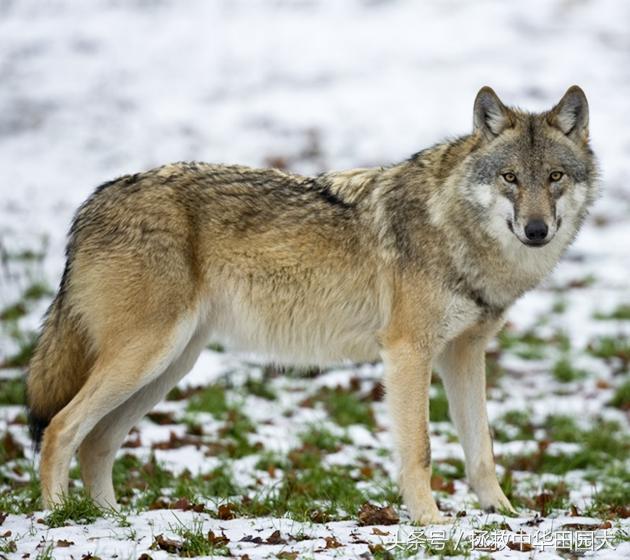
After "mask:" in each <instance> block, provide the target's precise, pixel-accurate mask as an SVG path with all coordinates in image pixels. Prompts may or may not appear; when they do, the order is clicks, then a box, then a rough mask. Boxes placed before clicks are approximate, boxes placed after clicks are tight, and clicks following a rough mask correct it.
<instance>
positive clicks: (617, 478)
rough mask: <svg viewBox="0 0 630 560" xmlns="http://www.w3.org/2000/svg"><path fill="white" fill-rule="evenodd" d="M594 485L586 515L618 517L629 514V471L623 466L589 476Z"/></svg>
mask: <svg viewBox="0 0 630 560" xmlns="http://www.w3.org/2000/svg"><path fill="white" fill-rule="evenodd" d="M590 480H591V482H592V483H593V484H594V485H595V493H594V497H593V501H592V503H591V504H590V506H589V508H588V510H587V514H589V515H596V516H602V517H608V516H612V517H618V516H627V515H628V514H630V471H628V470H627V469H625V468H624V466H623V465H617V466H612V467H609V468H607V469H604V470H603V471H602V472H600V473H598V474H596V475H591V476H590Z"/></svg>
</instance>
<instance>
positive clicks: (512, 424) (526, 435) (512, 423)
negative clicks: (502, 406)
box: [492, 410, 534, 442]
mask: <svg viewBox="0 0 630 560" xmlns="http://www.w3.org/2000/svg"><path fill="white" fill-rule="evenodd" d="M505 426H508V427H509V428H508V429H506V428H505ZM492 431H493V432H494V437H495V438H496V440H497V441H501V442H507V441H513V440H532V439H534V425H533V424H532V422H531V412H529V411H525V410H509V411H508V412H506V413H505V414H504V415H503V416H502V417H501V418H500V419H499V420H498V421H497V422H495V424H494V425H493V427H492Z"/></svg>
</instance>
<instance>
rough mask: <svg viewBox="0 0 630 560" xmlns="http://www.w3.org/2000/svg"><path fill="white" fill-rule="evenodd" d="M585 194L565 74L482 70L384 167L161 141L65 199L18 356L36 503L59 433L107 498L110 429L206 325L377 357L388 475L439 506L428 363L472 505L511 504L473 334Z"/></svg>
mask: <svg viewBox="0 0 630 560" xmlns="http://www.w3.org/2000/svg"><path fill="white" fill-rule="evenodd" d="M558 173H560V175H558ZM558 177H559V178H558ZM595 194H596V166H595V160H594V156H593V153H592V152H591V150H590V148H589V144H588V106H587V101H586V98H585V96H584V93H583V92H582V90H581V89H580V88H578V87H577V86H573V87H572V88H570V89H569V90H568V91H567V93H566V94H565V96H564V97H563V98H562V100H561V101H560V102H559V103H558V105H556V106H555V107H554V108H553V109H552V110H550V111H548V112H545V113H541V114H530V113H526V112H522V111H520V110H517V109H511V108H507V107H506V106H505V105H503V103H502V102H501V101H500V100H499V98H498V97H497V96H496V94H495V93H494V92H493V91H492V90H491V89H490V88H487V87H486V88H483V89H482V90H481V91H480V92H479V94H478V95H477V98H476V101H475V107H474V129H473V132H472V133H471V134H470V135H468V136H464V137H462V138H458V139H456V140H453V141H449V142H445V143H441V144H437V145H435V146H433V147H431V148H429V149H426V150H424V151H421V152H419V153H418V154H416V155H414V156H413V157H411V158H410V159H408V160H406V161H404V162H402V163H400V164H398V165H393V166H390V167H385V168H376V169H354V170H351V171H343V172H336V173H326V174H323V175H320V176H317V177H302V176H299V175H294V174H289V173H285V172H282V171H278V170H273V169H251V168H247V167H241V166H225V165H208V164H203V163H177V164H172V165H166V166H164V167H160V168H157V169H153V170H151V171H148V172H145V173H138V174H135V175H127V176H124V177H121V178H119V179H116V180H114V181H111V182H109V183H106V184H104V185H102V186H101V187H99V188H98V189H97V190H96V192H95V193H94V194H93V195H92V196H90V198H89V199H88V200H87V201H86V202H85V203H84V204H83V206H81V208H79V210H78V212H77V214H76V216H75V218H74V222H73V225H72V228H71V230H70V235H69V243H68V248H67V264H66V268H65V272H64V274H63V278H62V280H61V286H60V288H59V291H58V293H57V295H56V297H55V299H54V301H53V303H52V305H51V307H50V309H49V311H48V313H47V316H46V317H45V321H44V325H43V329H42V334H41V337H40V339H39V343H38V345H37V348H36V350H35V354H34V357H33V359H32V362H31V364H30V372H29V375H28V388H27V393H28V403H29V407H30V415H31V424H32V427H33V435H34V437H35V438H36V439H37V438H41V437H42V434H43V443H42V456H41V467H40V474H41V483H42V492H43V499H44V504H45V506H46V507H51V506H53V505H54V504H56V503H58V502H59V501H60V500H61V499H62V497H63V495H64V494H65V493H66V492H67V489H68V469H69V463H70V460H71V458H72V456H73V454H74V453H75V452H76V451H77V450H78V453H79V460H80V464H81V473H82V477H83V480H84V482H85V486H86V488H87V490H88V491H89V492H90V493H91V495H92V497H93V498H94V499H95V500H96V501H97V502H98V503H100V504H102V505H105V506H107V505H109V506H115V504H116V499H115V495H114V488H113V485H112V476H111V470H112V465H113V462H114V457H115V454H116V451H117V450H118V448H119V447H120V446H121V444H122V442H123V440H124V438H125V436H126V435H127V433H128V432H129V430H130V428H131V427H132V426H133V425H134V423H136V422H137V421H139V420H140V419H141V418H142V416H143V415H144V414H146V413H147V412H148V411H149V410H150V409H151V407H153V406H154V405H155V404H156V403H157V402H159V401H160V400H161V399H162V398H163V397H164V395H165V394H166V392H167V391H168V390H169V389H170V388H172V387H173V386H174V385H175V384H176V383H177V381H178V380H179V379H181V378H182V376H184V375H185V374H186V373H187V372H188V371H189V369H190V368H191V367H192V365H193V364H194V362H195V360H196V358H197V356H198V355H199V353H200V352H201V350H202V349H203V347H204V346H205V345H206V344H207V341H208V340H209V338H212V339H214V340H219V341H223V342H225V343H227V344H229V345H230V346H231V347H232V348H236V349H244V350H248V351H253V352H258V353H261V354H265V355H267V356H269V358H270V359H271V360H273V361H275V362H278V363H286V364H297V365H313V364H317V365H326V364H330V363H335V362H340V361H343V360H351V361H354V362H361V361H372V360H375V359H378V358H379V357H381V358H382V359H383V360H384V363H385V367H386V374H385V387H386V398H387V401H388V406H389V409H390V411H391V417H392V425H393V437H394V441H395V444H396V448H397V451H398V455H399V459H400V485H401V492H402V494H403V497H404V501H405V503H406V505H407V507H408V509H409V513H410V516H411V518H412V519H413V520H415V521H419V522H423V523H435V522H440V521H442V520H443V518H442V517H441V516H440V514H439V511H438V509H437V507H436V504H435V501H434V500H433V497H432V495H431V488H430V475H431V459H430V455H431V454H430V443H429V422H428V418H429V416H428V406H429V397H428V394H429V384H430V379H431V372H432V369H433V368H434V367H435V368H436V369H437V370H438V371H439V372H440V374H441V376H442V378H443V381H444V385H445V387H446V392H447V395H448V399H449V403H450V411H451V416H452V419H453V421H454V423H455V426H456V428H457V430H458V433H459V436H460V440H461V442H462V444H463V447H464V451H465V455H466V469H467V475H468V478H469V481H470V484H471V486H472V488H473V489H474V490H475V492H476V493H477V495H478V497H479V500H480V503H481V505H482V506H483V507H484V508H500V507H504V508H511V506H510V503H509V501H508V500H507V498H506V497H505V495H504V494H503V492H502V491H501V489H500V487H499V484H498V482H497V478H496V475H495V466H494V459H493V455H492V442H491V436H490V432H489V427H488V420H487V416H486V405H485V364H484V349H485V346H486V344H487V343H488V341H489V340H490V339H491V338H492V337H493V336H494V334H495V333H496V332H497V331H498V330H499V329H500V328H501V326H502V324H503V322H504V317H505V312H506V310H507V309H508V307H509V306H510V305H511V304H512V303H513V302H514V301H515V300H516V299H517V298H518V297H519V296H521V295H522V294H523V293H525V292H526V291H527V290H530V289H532V288H533V287H535V286H536V285H537V284H538V283H539V282H540V281H541V280H542V279H543V278H544V277H545V276H546V275H547V274H548V273H549V272H550V271H551V270H552V268H553V267H554V266H555V264H556V263H557V262H558V259H559V258H560V256H561V255H562V253H563V252H564V251H565V249H566V248H567V246H568V245H569V244H570V242H571V241H572V240H573V238H574V237H575V235H576V233H577V231H578V229H579V228H580V225H581V224H582V222H583V220H584V218H585V216H586V213H587V209H588V207H589V205H590V204H591V202H592V201H593V199H594V197H595ZM541 222H542V223H543V224H544V225H545V228H546V233H545V236H544V238H542V237H541V235H542V234H541V231H540V227H541V226H540V224H541ZM532 223H535V224H537V225H538V229H536V232H537V238H536V239H535V240H534V241H535V243H534V241H532V242H531V243H530V239H529V238H528V234H527V233H526V229H527V227H528V225H531V224H532ZM530 230H531V228H530ZM528 231H529V230H528Z"/></svg>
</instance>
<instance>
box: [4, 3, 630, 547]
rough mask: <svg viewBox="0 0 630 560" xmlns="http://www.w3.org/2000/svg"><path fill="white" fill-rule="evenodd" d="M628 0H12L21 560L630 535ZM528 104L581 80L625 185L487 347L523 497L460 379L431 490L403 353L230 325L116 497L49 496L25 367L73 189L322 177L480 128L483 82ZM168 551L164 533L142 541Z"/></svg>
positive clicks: (133, 437) (435, 397) (15, 445)
mask: <svg viewBox="0 0 630 560" xmlns="http://www.w3.org/2000/svg"><path fill="white" fill-rule="evenodd" d="M629 20H630V5H628V3H626V2H623V1H622V0H618V1H615V0H603V1H598V2H595V1H594V0H591V1H588V0H581V1H578V0H573V1H569V0H554V1H543V0H531V1H529V2H527V3H501V2H484V3H480V2H479V3H472V2H464V1H456V0H451V1H448V2H438V1H437V0H434V1H427V2H423V3H419V2H412V1H410V0H409V1H404V0H399V1H394V0H391V1H385V0H382V1H377V0H372V1H368V0H364V1H360V0H350V1H348V2H344V3H340V2H335V1H334V0H321V1H315V0H312V1H297V0H296V1H293V2H288V1H286V2H262V1H261V0H258V1H252V2H244V1H239V0H231V1H229V2H228V1H224V2H221V1H216V2H202V1H201V0H196V1H191V2H187V3H186V5H185V7H184V5H183V4H182V3H176V2H173V1H166V0H163V1H159V0H153V1H151V0H144V1H141V0H134V1H130V2H125V3H121V2H116V1H114V0H98V1H95V2H90V3H81V2H79V1H78V0H77V1H74V2H71V1H68V0H57V1H55V2H49V3H41V2H36V1H35V0H21V1H20V2H17V1H16V0H13V1H12V0H0V38H1V39H0V75H1V76H2V82H1V84H2V85H1V87H0V267H1V268H0V289H1V290H0V439H1V440H2V444H1V446H0V558H1V557H3V556H6V557H11V558H13V557H15V558H31V559H35V558H39V559H43V558H51V557H55V558H57V557H59V558H66V557H67V558H70V557H72V558H93V557H96V556H98V557H101V558H111V557H117V558H138V557H140V556H141V555H149V556H150V557H152V558H163V557H166V556H168V555H169V554H171V555H180V556H188V557H191V556H209V555H217V556H226V555H232V556H236V557H239V556H242V557H249V558H252V559H254V558H274V557H276V558H311V557H313V558H329V557H330V558H334V557H336V558H353V557H362V558H370V557H374V558H389V557H395V558H400V557H410V556H413V555H419V556H420V557H431V556H460V557H461V556H471V557H473V558H483V557H486V558H487V557H492V558H529V557H532V556H535V557H536V558H540V559H546V558H558V557H562V558H572V557H575V556H579V555H581V554H583V553H584V552H586V551H590V550H592V549H596V548H599V550H598V551H597V552H588V555H589V557H594V558H601V559H604V558H610V559H621V558H627V557H630V520H629V516H630V490H629V488H630V474H629V472H630V435H629V430H628V428H629V421H630V373H629V364H630V337H629V331H630V281H629V277H630V275H629V274H628V272H629V270H630V251H629V250H628V246H630V224H629V222H628V216H629V215H630V187H629V186H628V185H629V184H630V168H629V166H628V161H630V158H629V156H630V128H629V127H627V126H624V123H623V120H622V119H623V118H624V117H625V115H627V113H628V101H627V100H628V99H630V60H629V58H630V39H629V37H630V36H629V35H628V33H627V22H628V21H629ZM486 83H487V84H489V85H491V86H493V87H494V88H495V89H496V91H497V92H498V93H499V95H501V96H502V97H503V98H504V100H505V101H506V102H508V103H510V104H518V105H521V106H523V107H527V108H530V109H535V110H539V109H543V108H548V107H550V106H551V105H552V104H553V103H554V102H556V101H557V100H558V99H559V98H560V97H561V95H562V94H563V92H564V90H565V89H566V88H567V87H568V86H570V85H571V84H572V83H578V84H579V85H581V86H582V87H583V88H584V90H585V91H586V93H587V96H588V98H589V101H590V106H591V132H592V140H593V147H594V149H595V151H596V153H597V154H598V155H599V156H600V160H601V168H602V196H601V198H600V199H599V200H598V202H597V204H596V206H595V208H594V210H593V212H592V214H591V216H590V218H589V220H588V223H587V224H586V226H585V228H584V230H583V231H582V232H581V233H580V235H579V237H578V239H577V241H576V243H575V245H574V246H573V247H572V249H571V250H570V251H569V253H568V254H567V255H566V257H565V258H564V260H563V262H562V263H561V264H560V265H559V267H558V268H557V270H556V271H555V272H554V273H553V275H552V277H551V278H550V279H549V280H548V281H546V282H545V283H544V284H543V285H542V286H541V287H540V288H539V289H537V290H536V291H534V292H532V293H531V294H528V295H527V296H526V297H524V298H523V299H522V300H521V301H519V302H518V303H517V304H516V305H515V307H514V308H513V309H512V310H511V311H510V314H509V322H508V325H507V326H506V328H505V330H504V331H503V332H502V333H501V335H500V336H499V337H498V339H497V340H496V341H495V342H494V343H493V345H492V346H491V347H490V349H489V355H488V397H489V414H490V420H491V425H492V430H493V432H494V436H495V455H496V457H497V463H498V471H499V477H500V480H501V483H502V485H503V487H504V490H505V491H506V493H507V494H508V495H509V496H510V498H511V499H512V502H513V503H514V504H515V505H516V506H517V507H518V510H519V514H518V516H514V517H512V516H507V515H503V514H502V513H494V514H486V513H483V512H481V511H480V510H479V509H478V504H477V503H476V500H475V497H474V496H473V495H472V494H471V492H470V489H469V487H468V485H467V483H466V480H465V477H464V473H463V463H462V458H463V457H462V452H461V448H460V447H459V444H458V443H457V438H456V436H455V434H454V431H453V427H452V425H451V423H450V422H449V420H448V407H447V404H446V401H445V397H444V393H443V390H442V387H441V385H440V382H439V380H438V379H436V380H435V382H434V384H433V386H432V401H431V420H432V422H431V432H432V446H433V457H434V476H433V488H434V491H435V495H436V498H437V499H438V500H439V505H440V508H441V509H442V511H443V512H444V514H445V515H447V516H450V517H451V518H452V524H451V525H447V526H444V527H414V526H412V525H410V524H409V520H408V516H407V512H406V510H405V508H404V506H402V505H401V503H400V500H399V498H398V495H397V489H396V486H395V483H394V482H395V472H396V468H395V457H393V455H392V445H391V440H390V435H389V430H388V426H389V421H388V418H387V415H386V411H385V407H384V403H383V402H382V388H381V385H380V382H381V379H382V366H381V365H380V364H368V365H349V366H346V367H339V368H333V369H330V370H325V371H315V370H313V371H307V372H305V371H293V370H279V369H276V368H273V367H269V366H266V365H265V364H264V363H263V362H262V361H260V360H258V359H254V358H252V357H249V356H241V355H235V354H233V353H230V352H229V351H226V350H224V349H222V348H219V347H217V346H216V345H215V346H211V347H209V348H208V349H207V350H205V351H204V353H203V354H202V356H201V358H200V360H199V362H198V363H197V364H196V366H195V368H194V370H193V371H192V372H191V374H190V375H189V376H188V377H187V378H186V379H185V380H184V381H183V382H182V383H181V384H180V386H179V387H178V388H177V389H176V390H174V391H173V392H172V393H171V394H170V395H169V397H168V399H167V400H166V401H165V402H163V403H162V404H160V405H159V406H158V407H157V408H156V409H155V410H154V411H153V413H152V414H150V415H149V416H148V417H147V418H146V419H145V420H143V421H142V422H141V423H140V424H139V425H138V426H137V428H136V429H134V431H133V432H132V433H131V434H130V435H129V437H128V439H127V442H126V444H125V446H124V448H123V449H122V450H121V452H120V455H119V458H118V460H117V463H116V467H115V480H116V488H117V492H118V495H119V498H120V502H121V504H122V510H121V512H120V513H114V512H112V511H100V510H98V509H96V508H95V507H94V505H93V504H91V503H90V501H89V500H87V499H86V498H85V497H84V496H83V495H82V494H81V484H80V481H79V479H78V471H77V468H76V465H75V466H74V469H73V491H72V494H71V496H70V498H69V500H68V502H67V503H66V504H65V505H64V507H62V508H59V509H57V510H55V511H52V512H43V511H41V503H40V501H39V489H38V484H37V475H36V474H35V473H36V467H37V457H36V456H35V455H34V453H33V451H32V448H31V445H30V442H29V440H28V437H27V430H26V427H25V424H24V420H25V419H24V409H23V376H24V372H25V367H26V364H27V362H28V358H29V355H30V352H31V350H32V344H33V340H34V336H35V333H36V331H37V328H38V325H39V322H40V320H41V316H42V314H43V312H44V311H45V309H46V306H47V305H48V303H49V302H50V299H51V297H52V294H53V291H54V289H55V288H56V286H57V284H58V282H59V278H60V274H61V271H62V268H63V245H64V236H65V233H66V231H67V228H68V225H69V222H70V219H71V215H72V212H73V211H74V209H75V208H76V207H77V206H78V204H80V203H81V201H82V200H83V199H84V198H85V197H86V196H87V195H88V194H89V193H90V191H91V190H92V189H93V188H94V187H95V186H96V185H97V184H99V183H100V182H103V181H105V180H107V179H110V178H112V177H113V176H117V175H120V174H123V173H126V172H133V171H137V170H141V169H146V168H149V167H152V166H154V165H158V164H161V163H165V162H169V161H178V160H192V159H199V160H205V161H212V162H229V163H244V164H250V165H272V166H277V167H283V168H288V169H291V170H293V171H298V172H302V173H316V172H319V171H322V170H324V169H339V168H344V167H351V166H361V165H382V164H386V163H389V162H392V161H396V160H401V159H403V158H405V157H407V156H408V155H409V154H411V153H413V152H415V151H417V150H419V149H421V148H423V147H426V146H428V145H430V144H431V143H434V142H436V141H438V140H440V139H441V138H443V137H445V136H448V135H457V134H462V133H466V132H467V131H468V130H469V127H470V123H471V120H472V100H473V98H474V95H475V93H476V91H477V89H478V88H479V87H481V86H482V85H484V84H486ZM144 558H147V556H144Z"/></svg>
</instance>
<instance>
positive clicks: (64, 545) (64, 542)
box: [55, 539, 74, 548]
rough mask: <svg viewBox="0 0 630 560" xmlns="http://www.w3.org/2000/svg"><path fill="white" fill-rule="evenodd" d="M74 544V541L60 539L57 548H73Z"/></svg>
mask: <svg viewBox="0 0 630 560" xmlns="http://www.w3.org/2000/svg"><path fill="white" fill-rule="evenodd" d="M73 544H74V541H67V540H65V539H59V540H58V541H57V543H56V544H55V546H58V547H60V548H68V547H69V546H72V545H73Z"/></svg>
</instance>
